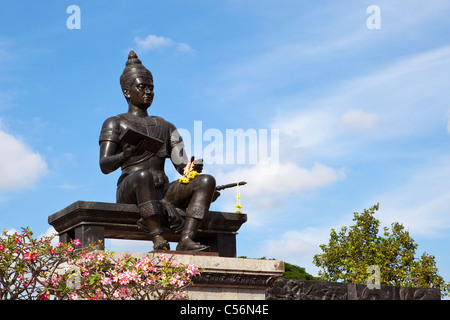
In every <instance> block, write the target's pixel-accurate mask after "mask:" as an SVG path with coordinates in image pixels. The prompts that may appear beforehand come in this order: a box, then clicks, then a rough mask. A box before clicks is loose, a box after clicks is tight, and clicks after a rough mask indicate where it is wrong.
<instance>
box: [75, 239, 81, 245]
mask: <svg viewBox="0 0 450 320" xmlns="http://www.w3.org/2000/svg"><path fill="white" fill-rule="evenodd" d="M73 244H74V245H75V246H81V241H80V239H75V240H73Z"/></svg>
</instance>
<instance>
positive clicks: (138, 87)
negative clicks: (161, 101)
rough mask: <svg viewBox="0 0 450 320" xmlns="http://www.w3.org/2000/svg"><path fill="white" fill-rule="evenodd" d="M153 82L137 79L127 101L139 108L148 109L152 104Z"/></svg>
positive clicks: (141, 78)
mask: <svg viewBox="0 0 450 320" xmlns="http://www.w3.org/2000/svg"><path fill="white" fill-rule="evenodd" d="M153 88H154V87H153V81H152V79H151V78H146V77H138V78H136V80H134V82H133V84H132V85H131V87H130V90H129V93H128V94H129V101H130V103H131V104H133V105H135V106H136V107H139V108H148V107H150V105H151V104H152V102H153V97H154V96H155V93H154V92H153Z"/></svg>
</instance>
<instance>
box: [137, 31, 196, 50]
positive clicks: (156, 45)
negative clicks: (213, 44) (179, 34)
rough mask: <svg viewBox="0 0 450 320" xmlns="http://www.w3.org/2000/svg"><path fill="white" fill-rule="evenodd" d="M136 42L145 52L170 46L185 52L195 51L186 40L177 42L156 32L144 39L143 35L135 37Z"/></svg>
mask: <svg viewBox="0 0 450 320" xmlns="http://www.w3.org/2000/svg"><path fill="white" fill-rule="evenodd" d="M134 42H136V44H137V45H138V47H139V49H140V50H141V51H143V52H146V51H152V50H157V49H163V48H170V47H175V49H176V50H177V51H180V52H185V53H187V52H193V51H194V49H192V47H191V46H190V45H189V44H187V43H185V42H180V43H177V42H175V41H173V40H172V39H170V38H166V37H162V36H157V35H154V34H149V35H148V36H147V37H145V38H144V39H142V38H141V37H135V38H134Z"/></svg>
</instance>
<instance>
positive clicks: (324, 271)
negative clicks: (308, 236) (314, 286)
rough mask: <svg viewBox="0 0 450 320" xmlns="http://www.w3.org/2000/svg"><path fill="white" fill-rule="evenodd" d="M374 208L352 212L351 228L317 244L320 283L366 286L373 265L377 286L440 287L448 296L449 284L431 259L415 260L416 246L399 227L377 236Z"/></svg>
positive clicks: (316, 262)
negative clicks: (319, 249) (331, 282)
mask: <svg viewBox="0 0 450 320" xmlns="http://www.w3.org/2000/svg"><path fill="white" fill-rule="evenodd" d="M378 209H379V204H377V205H375V206H373V207H371V208H369V209H364V212H362V213H358V212H355V213H354V218H353V221H355V224H354V225H352V226H350V227H342V228H341V230H340V231H339V232H336V230H335V229H331V233H330V240H329V243H328V244H322V245H320V248H321V249H322V251H323V253H321V254H317V255H315V256H314V259H313V262H314V264H315V265H316V266H317V267H319V268H321V270H320V271H319V273H318V275H319V277H320V278H321V280H324V281H343V282H350V283H366V280H367V279H368V278H369V277H370V276H371V275H370V274H368V273H367V268H368V267H369V266H377V267H378V268H379V270H380V284H385V285H397V286H414V287H423V288H440V289H441V293H442V295H443V296H446V295H448V293H449V289H450V283H449V284H446V283H445V282H444V279H443V278H442V277H441V276H440V275H439V274H438V269H437V267H436V261H435V257H434V256H433V255H429V254H427V253H423V254H422V256H421V257H420V258H416V257H415V254H416V249H417V246H418V245H417V243H416V242H415V241H414V240H413V239H412V238H411V237H410V235H409V232H408V231H407V230H405V228H404V227H403V225H402V224H400V223H398V222H394V223H392V225H391V228H390V229H389V228H388V227H384V228H383V230H384V232H383V234H382V235H379V227H380V221H379V220H378V219H376V218H375V217H374V214H375V212H376V211H378Z"/></svg>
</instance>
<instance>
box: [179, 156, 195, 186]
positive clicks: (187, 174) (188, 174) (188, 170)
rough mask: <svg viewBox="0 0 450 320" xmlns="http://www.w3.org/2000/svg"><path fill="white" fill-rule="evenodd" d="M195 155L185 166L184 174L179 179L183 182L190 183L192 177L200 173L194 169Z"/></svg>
mask: <svg viewBox="0 0 450 320" xmlns="http://www.w3.org/2000/svg"><path fill="white" fill-rule="evenodd" d="M194 162H195V160H194V157H192V158H191V161H189V163H188V164H187V165H186V166H185V167H184V171H183V176H182V177H181V178H180V179H179V180H178V181H179V182H181V183H189V181H191V180H192V179H194V178H195V177H196V176H198V175H199V173H198V172H197V171H194V170H193V168H194Z"/></svg>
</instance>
